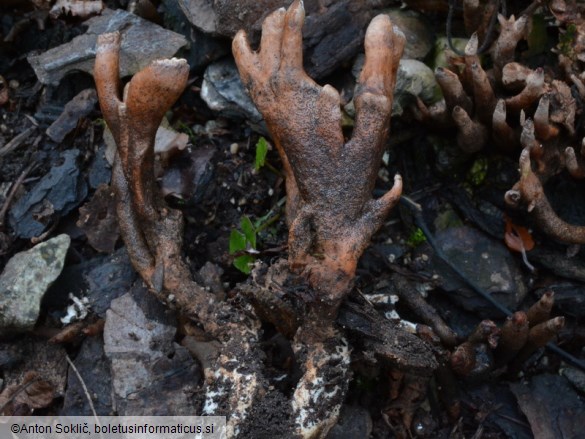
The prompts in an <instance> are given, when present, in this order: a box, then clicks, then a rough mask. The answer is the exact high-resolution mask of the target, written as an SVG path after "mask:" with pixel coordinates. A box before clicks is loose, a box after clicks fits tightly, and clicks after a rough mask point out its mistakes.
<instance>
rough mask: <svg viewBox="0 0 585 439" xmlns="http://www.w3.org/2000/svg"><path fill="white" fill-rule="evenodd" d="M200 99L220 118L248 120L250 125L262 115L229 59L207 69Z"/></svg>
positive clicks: (256, 121)
mask: <svg viewBox="0 0 585 439" xmlns="http://www.w3.org/2000/svg"><path fill="white" fill-rule="evenodd" d="M201 98H202V99H203V100H204V101H205V103H206V104H207V106H208V107H209V108H211V109H212V110H213V111H216V112H217V113H219V114H220V115H222V116H225V117H236V118H240V119H248V120H249V121H250V122H251V123H252V124H259V123H260V122H261V121H262V115H261V114H260V112H259V111H258V109H257V108H256V106H255V105H254V102H252V99H250V96H249V95H248V93H247V92H246V89H245V88H244V85H243V84H242V81H241V80H240V75H239V73H238V69H237V67H236V63H235V62H234V61H233V60H231V59H226V60H222V61H218V62H216V63H213V64H211V65H210V66H209V67H207V69H206V70H205V74H204V76H203V84H202V85H201Z"/></svg>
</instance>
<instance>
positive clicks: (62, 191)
mask: <svg viewBox="0 0 585 439" xmlns="http://www.w3.org/2000/svg"><path fill="white" fill-rule="evenodd" d="M79 155H80V153H79V150H77V149H71V150H68V151H64V152H63V153H62V154H61V158H62V159H63V163H62V164H61V165H60V166H56V167H54V168H51V170H50V171H49V173H48V174H46V175H45V176H44V177H43V178H42V179H41V180H40V181H39V182H38V183H37V184H36V185H35V186H34V187H33V188H32V189H31V190H30V192H29V193H27V194H26V195H25V196H23V197H22V198H20V199H19V200H18V201H17V202H16V203H15V204H14V206H13V207H12V209H11V211H10V216H9V221H10V225H11V227H12V229H13V230H14V232H15V233H16V235H17V236H18V237H19V238H25V239H27V238H32V237H33V236H38V235H40V234H41V233H43V232H44V231H45V230H46V229H47V227H48V226H49V225H50V224H51V223H52V222H53V220H55V219H56V218H55V217H62V216H65V215H67V214H68V213H69V212H71V211H72V210H73V209H75V208H76V207H77V206H78V205H79V204H80V203H81V202H82V201H83V200H84V199H85V197H86V196H87V184H86V183H85V180H84V179H83V177H82V175H81V173H80V170H79V166H78V164H77V158H78V157H79Z"/></svg>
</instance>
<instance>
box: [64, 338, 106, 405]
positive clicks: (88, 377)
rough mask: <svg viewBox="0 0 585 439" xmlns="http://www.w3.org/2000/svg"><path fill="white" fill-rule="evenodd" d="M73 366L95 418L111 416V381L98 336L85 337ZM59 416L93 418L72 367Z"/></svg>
mask: <svg viewBox="0 0 585 439" xmlns="http://www.w3.org/2000/svg"><path fill="white" fill-rule="evenodd" d="M73 364H75V367H76V368H77V371H78V372H79V375H81V378H82V379H83V382H84V383H85V385H86V386H87V390H88V392H89V394H90V395H91V398H92V402H93V406H94V408H95V412H96V414H97V415H98V416H108V415H111V414H112V411H113V409H112V378H111V373H110V367H109V364H108V359H107V358H106V356H105V354H104V342H103V340H102V339H101V337H88V338H86V339H85V340H84V341H83V344H82V345H81V349H80V350H79V354H77V357H76V358H75V361H73ZM60 415H61V416H93V413H92V411H91V408H90V406H89V402H88V400H87V395H86V394H85V391H84V390H83V387H82V385H81V383H80V381H79V378H78V377H77V374H76V373H75V372H74V371H73V370H72V369H71V368H69V373H68V375H67V391H66V392H65V400H64V401H63V408H62V409H61V412H60Z"/></svg>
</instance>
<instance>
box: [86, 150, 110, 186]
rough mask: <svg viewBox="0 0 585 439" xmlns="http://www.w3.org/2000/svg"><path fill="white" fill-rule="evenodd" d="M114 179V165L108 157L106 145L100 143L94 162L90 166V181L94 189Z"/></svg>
mask: <svg viewBox="0 0 585 439" xmlns="http://www.w3.org/2000/svg"><path fill="white" fill-rule="evenodd" d="M111 180H112V167H111V166H110V164H109V163H108V160H107V159H106V146H105V145H104V144H102V145H100V147H99V149H98V150H97V152H96V153H95V157H94V159H93V162H92V163H91V165H90V167H89V173H88V182H89V186H90V187H91V188H92V189H97V188H98V186H99V185H100V184H110V181H111Z"/></svg>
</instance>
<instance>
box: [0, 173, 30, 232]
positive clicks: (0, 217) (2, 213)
mask: <svg viewBox="0 0 585 439" xmlns="http://www.w3.org/2000/svg"><path fill="white" fill-rule="evenodd" d="M37 164H38V163H37V162H32V163H31V164H30V165H28V166H27V167H26V168H24V169H23V171H22V172H21V173H20V175H19V176H18V178H17V179H16V180H15V181H14V183H12V186H10V190H9V191H8V194H7V195H6V199H5V200H4V204H3V205H2V209H0V229H2V228H3V227H4V219H5V217H6V212H8V209H9V208H10V204H11V203H12V200H13V198H14V196H15V195H16V192H17V191H18V188H19V187H20V186H21V185H22V184H23V182H24V179H25V178H26V177H27V176H28V174H30V173H31V172H32V171H33V170H34V169H35V168H36V166H37Z"/></svg>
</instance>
